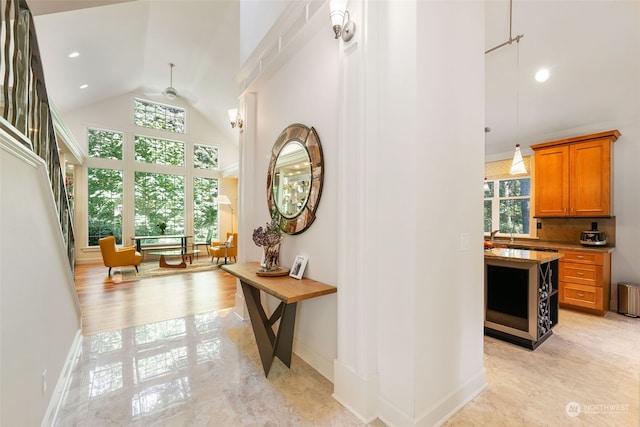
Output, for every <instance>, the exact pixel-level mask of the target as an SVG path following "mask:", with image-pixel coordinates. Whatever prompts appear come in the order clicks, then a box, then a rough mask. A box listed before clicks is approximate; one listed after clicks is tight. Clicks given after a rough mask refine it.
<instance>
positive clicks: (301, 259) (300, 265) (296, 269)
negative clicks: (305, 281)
mask: <svg viewBox="0 0 640 427" xmlns="http://www.w3.org/2000/svg"><path fill="white" fill-rule="evenodd" d="M308 260H309V257H308V256H306V255H297V256H296V259H294V260H293V265H292V266H291V271H290V272H289V276H291V277H295V278H296V279H302V275H303V274H304V269H305V267H306V266H307V261H308Z"/></svg>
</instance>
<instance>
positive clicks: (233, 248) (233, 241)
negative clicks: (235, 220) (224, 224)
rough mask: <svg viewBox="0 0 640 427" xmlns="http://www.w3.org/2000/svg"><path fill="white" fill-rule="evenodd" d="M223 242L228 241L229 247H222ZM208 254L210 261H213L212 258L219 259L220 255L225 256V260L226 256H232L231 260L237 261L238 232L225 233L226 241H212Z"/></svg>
mask: <svg viewBox="0 0 640 427" xmlns="http://www.w3.org/2000/svg"><path fill="white" fill-rule="evenodd" d="M225 243H229V247H227V248H224V247H222V246H223V245H224V244H225ZM225 251H226V252H225ZM209 255H210V256H211V262H213V259H214V258H218V259H220V258H222V257H225V261H226V259H227V258H232V257H233V260H234V261H235V262H237V257H238V233H227V240H226V242H216V241H212V242H211V246H209Z"/></svg>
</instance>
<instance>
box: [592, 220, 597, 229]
mask: <svg viewBox="0 0 640 427" xmlns="http://www.w3.org/2000/svg"><path fill="white" fill-rule="evenodd" d="M591 229H592V230H597V229H598V223H597V222H595V221H594V222H592V223H591Z"/></svg>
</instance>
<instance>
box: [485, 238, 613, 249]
mask: <svg viewBox="0 0 640 427" xmlns="http://www.w3.org/2000/svg"><path fill="white" fill-rule="evenodd" d="M487 241H489V240H487ZM491 243H493V244H494V245H495V247H496V248H511V249H533V250H536V249H542V250H544V249H546V250H562V249H565V250H569V251H585V252H599V253H610V252H613V251H614V250H615V246H610V245H605V246H585V245H582V244H580V243H574V242H555V241H554V242H552V241H544V240H533V239H532V240H528V239H523V240H518V239H516V240H515V241H514V242H513V243H511V240H510V239H500V238H497V239H494V240H493V241H492V242H491Z"/></svg>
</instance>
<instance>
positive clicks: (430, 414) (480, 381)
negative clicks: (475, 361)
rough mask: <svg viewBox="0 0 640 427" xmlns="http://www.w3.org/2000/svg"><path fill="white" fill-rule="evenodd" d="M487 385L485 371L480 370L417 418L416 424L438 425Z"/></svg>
mask: <svg viewBox="0 0 640 427" xmlns="http://www.w3.org/2000/svg"><path fill="white" fill-rule="evenodd" d="M486 387H487V371H486V370H485V369H484V368H482V369H481V370H480V372H478V373H477V374H476V375H474V376H473V377H471V378H470V379H469V380H468V381H467V382H465V383H464V384H462V385H461V386H460V387H459V388H458V389H457V390H454V391H453V392H451V393H449V395H448V396H446V397H444V398H443V399H442V400H441V401H440V402H438V403H437V404H436V405H434V406H433V407H432V408H431V409H429V410H428V411H427V412H426V413H425V414H423V415H421V416H420V417H418V418H417V422H416V424H415V425H416V426H425V427H426V426H439V425H442V424H443V423H444V422H445V421H447V420H448V419H449V418H451V417H452V416H453V415H454V414H455V413H456V412H458V411H459V410H460V409H462V407H463V406H465V405H466V404H467V403H469V402H471V401H472V400H473V399H474V398H475V397H476V396H477V395H478V394H480V392H482V390H484V389H485V388H486Z"/></svg>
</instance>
